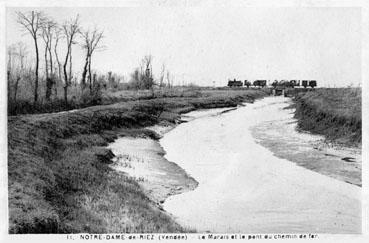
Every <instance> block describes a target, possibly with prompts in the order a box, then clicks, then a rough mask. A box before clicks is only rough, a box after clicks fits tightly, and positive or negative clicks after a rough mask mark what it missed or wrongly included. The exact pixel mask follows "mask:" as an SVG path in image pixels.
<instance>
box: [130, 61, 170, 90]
mask: <svg viewBox="0 0 369 243" xmlns="http://www.w3.org/2000/svg"><path fill="white" fill-rule="evenodd" d="M152 62H153V57H152V56H151V55H147V56H145V57H144V58H143V59H142V61H141V65H140V67H139V68H136V69H135V70H134V72H133V73H132V74H131V86H133V88H135V89H153V88H154V85H158V86H159V87H160V88H163V87H168V88H170V87H172V86H173V81H174V76H173V75H171V74H170V72H169V70H167V69H166V67H165V64H163V65H162V67H161V72H160V76H159V78H158V80H157V81H155V79H154V76H153V68H152Z"/></svg>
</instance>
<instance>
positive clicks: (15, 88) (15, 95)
mask: <svg viewBox="0 0 369 243" xmlns="http://www.w3.org/2000/svg"><path fill="white" fill-rule="evenodd" d="M20 79H21V77H19V76H18V77H17V79H16V81H15V84H14V97H13V100H14V103H17V93H18V84H19V80H20Z"/></svg>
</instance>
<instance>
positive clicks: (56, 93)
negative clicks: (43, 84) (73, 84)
mask: <svg viewBox="0 0 369 243" xmlns="http://www.w3.org/2000/svg"><path fill="white" fill-rule="evenodd" d="M56 47H57V44H55V48H54V52H55V59H56V62H57V64H58V80H61V79H62V75H61V65H60V61H59V56H58V52H57V51H56ZM54 89H55V98H57V97H58V82H57V81H56V80H55V86H54Z"/></svg>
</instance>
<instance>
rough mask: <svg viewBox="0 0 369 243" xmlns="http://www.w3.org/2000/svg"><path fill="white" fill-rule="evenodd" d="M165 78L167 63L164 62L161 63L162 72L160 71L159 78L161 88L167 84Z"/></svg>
mask: <svg viewBox="0 0 369 243" xmlns="http://www.w3.org/2000/svg"><path fill="white" fill-rule="evenodd" d="M164 78H165V64H164V63H163V65H161V72H160V78H159V87H160V88H162V87H164V86H165V84H164Z"/></svg>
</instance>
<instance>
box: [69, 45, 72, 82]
mask: <svg viewBox="0 0 369 243" xmlns="http://www.w3.org/2000/svg"><path fill="white" fill-rule="evenodd" d="M71 83H72V45H71V46H70V50H69V85H71Z"/></svg>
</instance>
